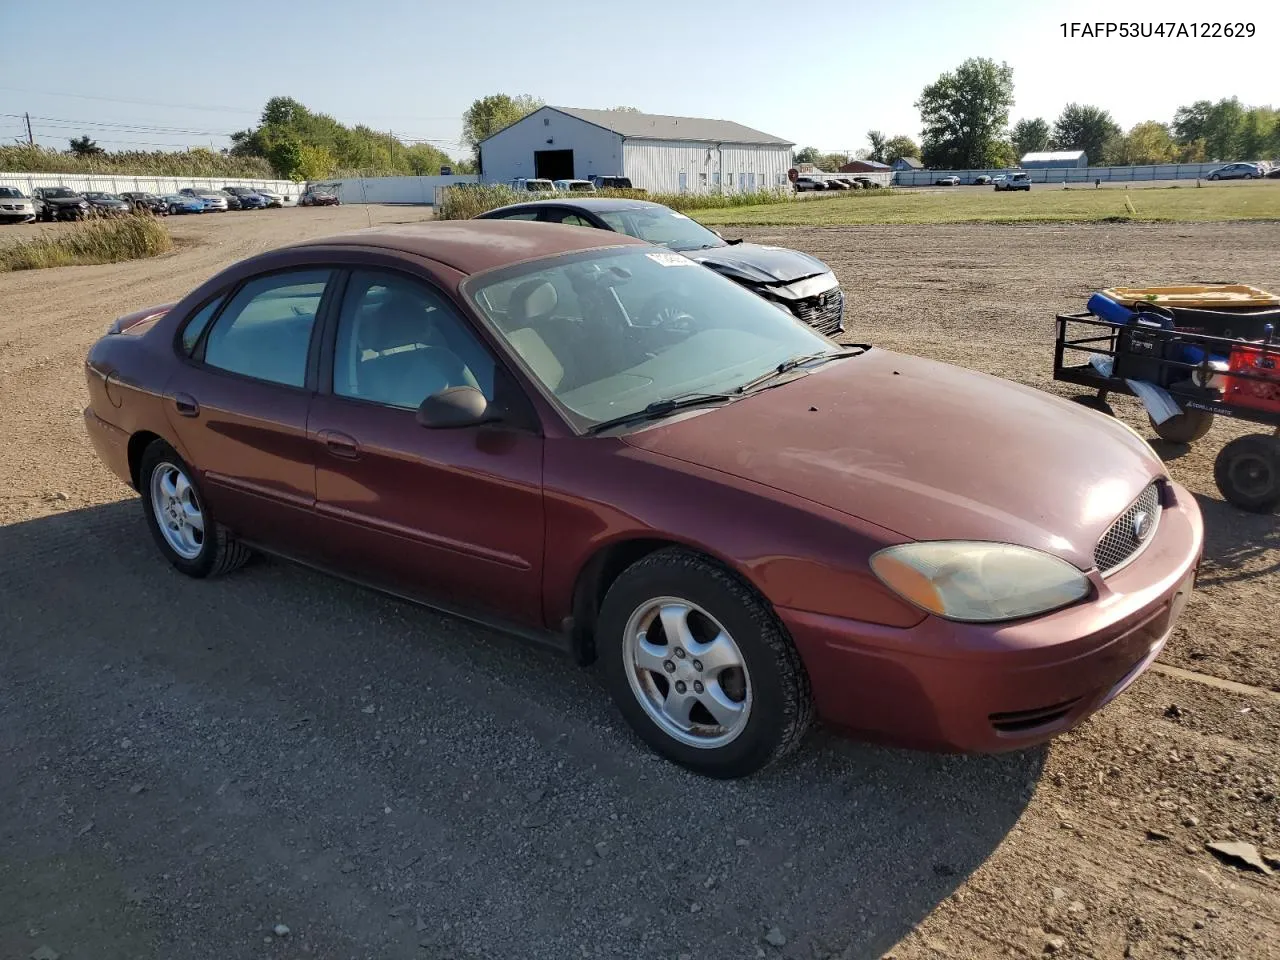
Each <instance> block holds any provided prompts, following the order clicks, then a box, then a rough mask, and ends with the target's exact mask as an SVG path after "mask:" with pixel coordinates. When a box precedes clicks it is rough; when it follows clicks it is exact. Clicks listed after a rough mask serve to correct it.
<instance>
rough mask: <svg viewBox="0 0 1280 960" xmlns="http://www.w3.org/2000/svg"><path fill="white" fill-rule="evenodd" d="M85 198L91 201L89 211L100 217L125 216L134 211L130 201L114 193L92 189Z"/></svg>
mask: <svg viewBox="0 0 1280 960" xmlns="http://www.w3.org/2000/svg"><path fill="white" fill-rule="evenodd" d="M84 198H85V199H86V200H88V201H89V212H90V213H92V214H95V215H97V216H100V217H123V216H126V215H128V214H130V213H133V208H132V207H131V206H130V205H129V201H128V200H126V199H124V198H123V197H121V196H118V195H117V194H114V193H103V192H102V191H100V190H90V191H88V192H87V193H85V195H84Z"/></svg>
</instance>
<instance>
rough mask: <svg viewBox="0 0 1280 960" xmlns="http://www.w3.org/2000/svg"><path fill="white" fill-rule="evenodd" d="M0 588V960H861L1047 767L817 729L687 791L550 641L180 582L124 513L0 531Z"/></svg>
mask: <svg viewBox="0 0 1280 960" xmlns="http://www.w3.org/2000/svg"><path fill="white" fill-rule="evenodd" d="M0 584H2V585H3V595H4V598H5V602H4V604H3V608H2V609H0V676H3V677H4V683H3V685H0V754H2V755H3V758H2V760H0V765H2V766H3V768H4V769H5V771H6V776H5V777H4V778H2V780H0V808H3V809H4V810H5V811H6V817H5V820H4V823H3V826H0V902H3V903H5V904H6V907H7V909H6V910H5V912H4V915H3V916H0V954H3V955H6V956H8V955H14V956H26V955H28V954H30V953H31V952H32V950H34V949H35V948H36V947H38V946H40V945H48V946H49V947H51V948H52V949H54V950H56V951H58V952H59V953H61V954H62V955H63V956H64V957H68V958H73V957H81V956H85V957H88V956H92V957H94V958H95V960H108V958H113V957H130V958H138V957H147V956H154V957H161V956H173V955H177V954H175V953H174V950H175V949H177V950H179V951H180V953H181V955H183V956H184V957H186V958H189V960H193V958H196V957H206V956H207V957H217V958H219V960H230V958H237V957H250V956H252V957H261V956H264V955H269V956H301V955H302V954H304V953H306V954H309V955H310V956H312V957H338V956H343V957H346V956H355V955H361V956H378V957H405V958H423V957H427V958H445V957H494V958H498V957H502V958H509V957H513V956H520V957H527V958H538V957H548V958H552V957H553V958H556V960H563V958H569V957H609V958H614V957H646V958H647V957H655V958H658V957H664V958H675V957H677V956H678V955H679V954H681V953H688V954H691V955H692V956H694V957H697V958H699V960H711V958H718V957H726V958H729V957H733V958H740V957H751V956H755V955H756V950H757V949H758V948H760V947H763V948H764V949H766V950H767V951H768V952H769V954H770V955H772V956H783V957H793V958H799V957H803V958H806V960H812V958H815V957H818V958H826V957H841V958H855V957H878V956H880V955H881V954H882V953H883V952H884V951H885V950H887V949H889V948H890V947H892V945H893V944H894V943H896V942H897V941H898V940H899V939H901V938H902V937H903V936H904V935H905V934H907V933H908V932H910V931H911V929H912V928H913V927H914V926H915V925H916V924H917V923H918V922H919V921H920V920H921V919H922V918H924V917H925V916H926V915H927V914H928V913H929V912H930V911H931V910H932V909H933V908H934V907H935V906H936V905H937V904H938V903H939V902H940V901H941V900H943V899H944V898H946V897H947V896H949V895H950V893H951V892H952V891H953V889H954V888H955V887H956V886H958V885H959V884H960V883H961V882H962V881H963V880H964V878H965V877H966V876H967V875H968V874H969V873H971V872H972V871H973V870H974V869H975V868H976V867H977V866H978V865H979V864H981V863H982V862H983V861H984V860H985V859H986V858H987V857H988V856H989V855H990V854H991V853H992V851H993V850H994V849H995V847H996V846H997V845H998V844H1000V842H1001V841H1002V839H1003V838H1004V837H1005V835H1006V833H1007V832H1008V831H1009V830H1010V828H1011V827H1012V826H1013V824H1014V823H1015V822H1016V821H1017V819H1018V817H1019V816H1020V815H1021V812H1022V810H1023V809H1024V806H1025V805H1026V803H1027V802H1028V800H1029V799H1030V797H1031V795H1032V792H1033V790H1034V788H1035V783H1036V780H1037V777H1038V776H1039V773H1040V770H1041V767H1042V764H1043V753H1042V752H1039V751H1034V752H1029V753H1023V754H1015V755H1009V756H1004V757H948V756H934V755H926V754H916V753H908V752H895V751H889V750H882V749H875V748H870V747H864V746H859V745H857V744H853V743H850V742H847V741H844V740H840V739H837V738H835V737H833V736H831V735H829V734H825V733H821V732H819V733H817V734H815V735H813V736H812V737H811V738H810V740H809V742H808V743H806V745H805V746H804V747H803V748H802V750H801V752H800V754H799V756H797V757H796V758H794V759H792V760H790V761H788V762H786V763H784V764H782V765H780V766H778V767H776V768H773V769H771V770H770V771H768V772H766V773H764V774H762V775H760V776H757V777H754V778H751V779H748V780H743V781H737V782H730V783H723V782H716V781H710V780H705V779H702V778H699V777H696V776H693V775H691V774H688V773H686V772H684V771H682V770H680V769H678V768H675V767H673V766H671V765H669V764H667V763H665V762H662V761H660V760H657V759H656V758H654V757H653V756H651V755H650V754H649V753H648V752H647V750H646V749H645V748H644V747H643V746H642V745H640V744H639V743H638V742H637V741H636V740H635V738H634V737H633V736H632V735H631V734H630V733H629V731H628V730H627V729H626V728H625V727H624V726H623V725H622V722H621V720H620V718H619V717H618V716H617V714H616V712H615V711H614V709H613V708H612V706H611V704H610V703H609V701H608V699H607V698H606V696H605V694H604V692H603V690H602V689H601V688H600V686H599V685H598V683H597V682H596V680H595V677H594V674H593V673H592V672H590V671H582V670H580V669H578V668H576V667H574V666H573V665H572V664H571V663H570V662H569V661H568V660H567V659H562V658H561V657H560V656H559V655H557V654H555V653H551V652H548V651H545V650H541V649H534V648H531V647H528V646H526V645H523V644H521V642H520V641H518V640H512V639H508V638H506V637H503V636H499V635H497V634H494V633H491V632H489V631H485V630H481V629H478V628H475V627H472V626H470V625H468V624H465V623H463V622H460V621H457V620H454V619H451V618H447V617H443V616H439V615H436V614H434V613H432V612H430V611H426V610H422V609H419V608H416V607H413V606H410V605H408V604H404V603H401V602H399V601H394V600H390V599H386V598H383V597H381V596H379V595H377V594H374V593H371V592H368V591H365V590H361V589H359V588H355V587H351V586H348V585H347V584H345V583H343V582H341V581H337V580H333V579H330V578H327V577H324V576H322V575H320V574H316V573H313V572H311V571H308V570H305V569H302V568H299V567H296V566H294V565H291V564H287V563H283V562H276V561H266V560H259V561H257V562H255V563H252V564H250V565H249V566H248V567H246V568H245V569H244V570H242V571H240V572H239V573H237V574H235V575H232V576H230V577H226V578H223V579H221V580H212V581H204V582H201V581H193V580H190V579H187V578H184V577H182V576H181V575H179V574H177V573H176V572H174V571H173V570H172V569H171V568H170V567H169V566H168V565H167V564H166V563H164V562H163V560H162V559H161V558H160V556H159V554H158V553H157V552H156V551H155V548H154V546H153V545H152V543H151V541H150V538H149V537H148V535H147V531H146V529H145V528H144V526H143V523H142V521H141V515H140V511H139V509H138V506H137V502H136V501H132V500H131V501H127V502H124V503H119V504H114V505H110V506H106V507H100V508H93V509H88V510H81V511H75V512H70V513H66V514H62V515H58V516H53V517H48V518H45V519H40V520H34V521H30V522H27V523H23V524H17V525H13V526H10V527H6V528H0ZM850 695H856V691H851V693H850ZM278 923H283V924H286V925H287V926H288V927H289V928H290V932H289V934H288V936H287V938H279V937H275V935H273V934H272V933H271V929H272V927H274V926H275V925H276V924H278ZM774 927H777V928H778V932H779V933H780V934H781V936H782V937H785V939H786V943H785V945H783V946H781V948H778V947H776V946H773V945H767V946H766V945H765V941H763V940H762V938H763V937H764V936H765V935H766V934H767V933H768V932H769V931H770V930H771V928H774ZM32 931H35V935H34V936H33V935H32ZM774 939H775V940H777V939H778V937H776V936H775V937H774ZM264 941H268V942H269V943H270V944H271V945H268V943H267V942H264Z"/></svg>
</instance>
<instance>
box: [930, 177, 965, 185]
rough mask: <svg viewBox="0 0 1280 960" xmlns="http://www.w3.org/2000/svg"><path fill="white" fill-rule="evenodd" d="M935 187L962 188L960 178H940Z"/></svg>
mask: <svg viewBox="0 0 1280 960" xmlns="http://www.w3.org/2000/svg"><path fill="white" fill-rule="evenodd" d="M933 185H934V186H935V187H958V186H960V178H959V177H957V176H954V175H953V176H950V177H939V178H938V179H937V180H935V181H933Z"/></svg>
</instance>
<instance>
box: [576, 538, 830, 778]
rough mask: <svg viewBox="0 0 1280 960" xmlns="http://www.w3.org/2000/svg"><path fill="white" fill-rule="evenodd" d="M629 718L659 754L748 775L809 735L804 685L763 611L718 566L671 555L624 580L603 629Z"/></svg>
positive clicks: (791, 651)
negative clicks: (806, 733)
mask: <svg viewBox="0 0 1280 960" xmlns="http://www.w3.org/2000/svg"><path fill="white" fill-rule="evenodd" d="M596 643H597V646H598V648H599V650H600V655H601V657H602V663H603V668H604V673H605V677H606V680H607V682H608V686H609V688H610V692H611V693H612V695H613V698H614V700H615V702H616V703H617V704H618V707H619V709H620V710H621V711H622V714H623V716H624V717H625V718H626V720H627V722H628V723H629V724H630V725H631V727H632V729H634V730H635V731H636V733H637V734H639V735H640V737H641V738H642V739H643V740H644V741H645V742H646V743H648V744H649V746H651V747H652V748H653V749H654V750H656V751H657V752H658V753H661V754H662V755H663V756H665V757H667V758H668V759H669V760H672V761H674V762H676V763H678V764H681V765H682V766H685V767H688V768H689V769H691V770H694V771H696V772H698V773H702V774H705V775H707V776H712V777H719V778H731V777H742V776H746V775H747V774H750V773H753V772H755V771H756V770H759V769H760V768H762V767H764V766H766V765H768V764H769V763H771V762H773V761H774V760H777V759H778V758H780V757H782V756H784V755H786V754H787V753H789V752H790V751H791V750H793V749H794V748H795V747H796V745H797V744H799V742H800V740H801V738H802V737H803V735H804V732H805V730H806V729H807V728H808V726H809V722H810V719H811V715H812V705H811V701H810V692H809V678H808V674H806V673H805V669H804V665H803V664H802V663H801V661H800V656H799V654H798V653H797V652H796V649H795V647H794V646H793V645H792V643H791V640H790V638H789V637H788V636H787V635H786V631H785V630H784V628H783V626H782V624H781V623H780V622H779V621H778V619H777V617H776V615H775V614H774V612H773V610H772V609H770V607H769V606H768V604H767V603H766V602H765V601H764V600H763V599H762V598H761V597H760V596H759V595H758V594H756V593H755V591H753V590H752V589H751V588H749V587H748V586H747V585H746V584H744V583H743V582H742V581H741V580H739V579H738V578H737V577H735V576H734V575H733V574H731V573H730V572H729V571H727V570H725V569H724V568H723V567H720V566H718V565H717V564H715V563H712V562H711V561H709V560H707V559H705V558H703V557H700V556H698V555H697V554H694V553H690V552H689V551H686V550H682V549H678V548H672V549H667V550H660V551H658V552H656V553H653V554H650V555H649V556H647V557H645V558H644V559H643V560H640V561H638V562H637V563H635V564H633V565H632V566H631V567H629V568H628V569H627V570H625V571H624V572H623V573H622V574H621V575H620V576H619V577H618V579H617V580H616V581H614V583H613V585H612V586H611V587H610V589H609V593H608V595H607V596H606V597H605V600H604V604H603V606H602V608H601V611H600V620H599V623H598V625H597V630H596Z"/></svg>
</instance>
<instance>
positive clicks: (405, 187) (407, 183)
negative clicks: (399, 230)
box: [312, 174, 480, 205]
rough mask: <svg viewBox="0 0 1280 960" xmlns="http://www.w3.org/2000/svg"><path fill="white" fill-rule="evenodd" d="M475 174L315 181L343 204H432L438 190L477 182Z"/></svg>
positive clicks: (315, 183) (314, 182) (477, 178)
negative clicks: (331, 192) (335, 195)
mask: <svg viewBox="0 0 1280 960" xmlns="http://www.w3.org/2000/svg"><path fill="white" fill-rule="evenodd" d="M479 179H480V178H479V177H477V176H476V175H475V174H457V175H455V176H452V177H349V178H344V179H340V180H314V181H312V183H313V184H314V185H315V186H317V187H323V188H325V189H327V190H333V191H335V192H336V193H337V194H338V199H339V200H341V201H342V202H343V203H405V204H428V205H430V204H433V203H435V202H436V188H437V187H451V186H454V185H455V184H459V183H476V182H478V181H479Z"/></svg>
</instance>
